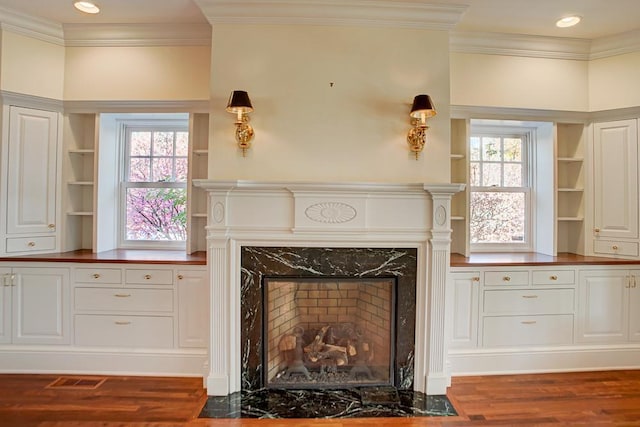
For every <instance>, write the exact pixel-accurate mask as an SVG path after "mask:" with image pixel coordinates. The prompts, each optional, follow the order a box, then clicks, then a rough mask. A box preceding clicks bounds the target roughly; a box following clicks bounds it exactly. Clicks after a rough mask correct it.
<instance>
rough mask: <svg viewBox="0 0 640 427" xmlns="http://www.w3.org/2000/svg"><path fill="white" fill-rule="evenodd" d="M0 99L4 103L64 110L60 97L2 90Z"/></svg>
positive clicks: (49, 109)
mask: <svg viewBox="0 0 640 427" xmlns="http://www.w3.org/2000/svg"><path fill="white" fill-rule="evenodd" d="M0 99H2V103H3V104H4V105H17V106H20V107H27V108H35V109H41V110H48V111H59V112H62V111H63V103H62V101H60V100H58V99H53V98H45V97H42V96H35V95H27V94H24V93H18V92H11V91H7V90H3V91H0Z"/></svg>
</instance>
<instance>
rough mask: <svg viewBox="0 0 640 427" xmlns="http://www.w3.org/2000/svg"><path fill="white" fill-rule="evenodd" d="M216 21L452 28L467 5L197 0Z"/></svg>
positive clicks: (363, 0)
mask: <svg viewBox="0 0 640 427" xmlns="http://www.w3.org/2000/svg"><path fill="white" fill-rule="evenodd" d="M195 2H196V3H197V5H198V6H199V7H200V9H201V10H202V12H203V13H204V15H205V16H206V17H207V19H208V20H209V22H210V23H211V24H212V25H214V24H229V23H232V24H308V25H309V24H310V25H355V26H379V27H401V28H422V29H433V30H450V29H452V28H453V27H454V25H455V24H457V23H458V21H459V20H460V18H461V17H462V14H463V13H464V11H465V10H466V9H467V7H468V6H466V5H458V4H430V3H418V2H399V1H391V0H389V1H370V0H195Z"/></svg>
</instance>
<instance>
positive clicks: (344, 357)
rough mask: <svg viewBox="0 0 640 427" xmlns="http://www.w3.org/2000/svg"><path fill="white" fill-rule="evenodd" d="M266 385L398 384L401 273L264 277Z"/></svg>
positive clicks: (338, 386)
mask: <svg viewBox="0 0 640 427" xmlns="http://www.w3.org/2000/svg"><path fill="white" fill-rule="evenodd" d="M263 306H264V310H263V313H264V320H263V328H264V338H263V339H264V342H265V345H264V347H263V351H264V354H263V364H264V366H265V369H264V374H265V377H264V385H265V386H266V387H274V388H318V387H326V388H331V387H334V388H340V387H356V386H367V385H393V384H394V378H393V375H394V370H393V365H394V363H393V361H394V357H395V320H396V316H395V306H396V279H395V278H394V277H388V278H380V277H377V278H373V277H372V278H359V279H354V278H279V277H265V278H264V279H263Z"/></svg>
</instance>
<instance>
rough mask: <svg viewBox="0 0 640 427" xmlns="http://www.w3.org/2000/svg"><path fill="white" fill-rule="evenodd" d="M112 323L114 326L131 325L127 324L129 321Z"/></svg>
mask: <svg viewBox="0 0 640 427" xmlns="http://www.w3.org/2000/svg"><path fill="white" fill-rule="evenodd" d="M114 323H115V324H116V325H120V326H125V325H130V324H131V322H129V321H122V320H116V321H115V322H114Z"/></svg>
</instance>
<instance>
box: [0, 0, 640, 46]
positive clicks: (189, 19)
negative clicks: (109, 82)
mask: <svg viewBox="0 0 640 427" xmlns="http://www.w3.org/2000/svg"><path fill="white" fill-rule="evenodd" d="M199 1H200V2H201V3H202V2H207V1H210V2H212V3H215V2H216V0H199ZM380 1H385V2H391V3H431V4H438V3H444V4H458V5H460V4H461V5H467V6H468V8H467V10H466V12H465V13H464V14H463V15H462V18H461V20H460V22H459V23H458V24H457V25H456V26H455V28H454V29H455V30H457V31H479V32H495V33H510V34H526V35H540V36H555V37H570V38H584V39H597V38H602V37H606V36H611V35H617V34H621V33H625V32H628V31H631V30H637V29H640V0H427V1H424V0H356V1H354V2H353V3H354V4H357V5H358V7H366V4H367V3H371V2H380ZM97 3H98V4H99V5H100V6H101V8H102V13H100V14H99V15H85V14H82V13H80V12H78V11H76V10H75V9H74V8H73V0H0V8H5V9H9V10H12V11H17V12H21V13H24V14H27V15H30V16H33V17H38V18H44V19H46V20H50V21H54V22H56V23H60V24H91V23H97V24H137V23H139V24H142V23H147V24H196V23H198V24H202V23H205V22H207V19H206V18H205V16H204V15H203V13H202V12H201V10H200V9H199V7H198V6H197V5H196V3H195V2H194V0H98V1H97ZM568 14H578V15H581V16H582V17H583V22H582V23H581V24H580V25H578V26H577V27H574V28H570V29H558V28H556V27H555V25H554V23H555V21H556V20H557V19H558V18H561V17H563V16H566V15H568Z"/></svg>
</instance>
